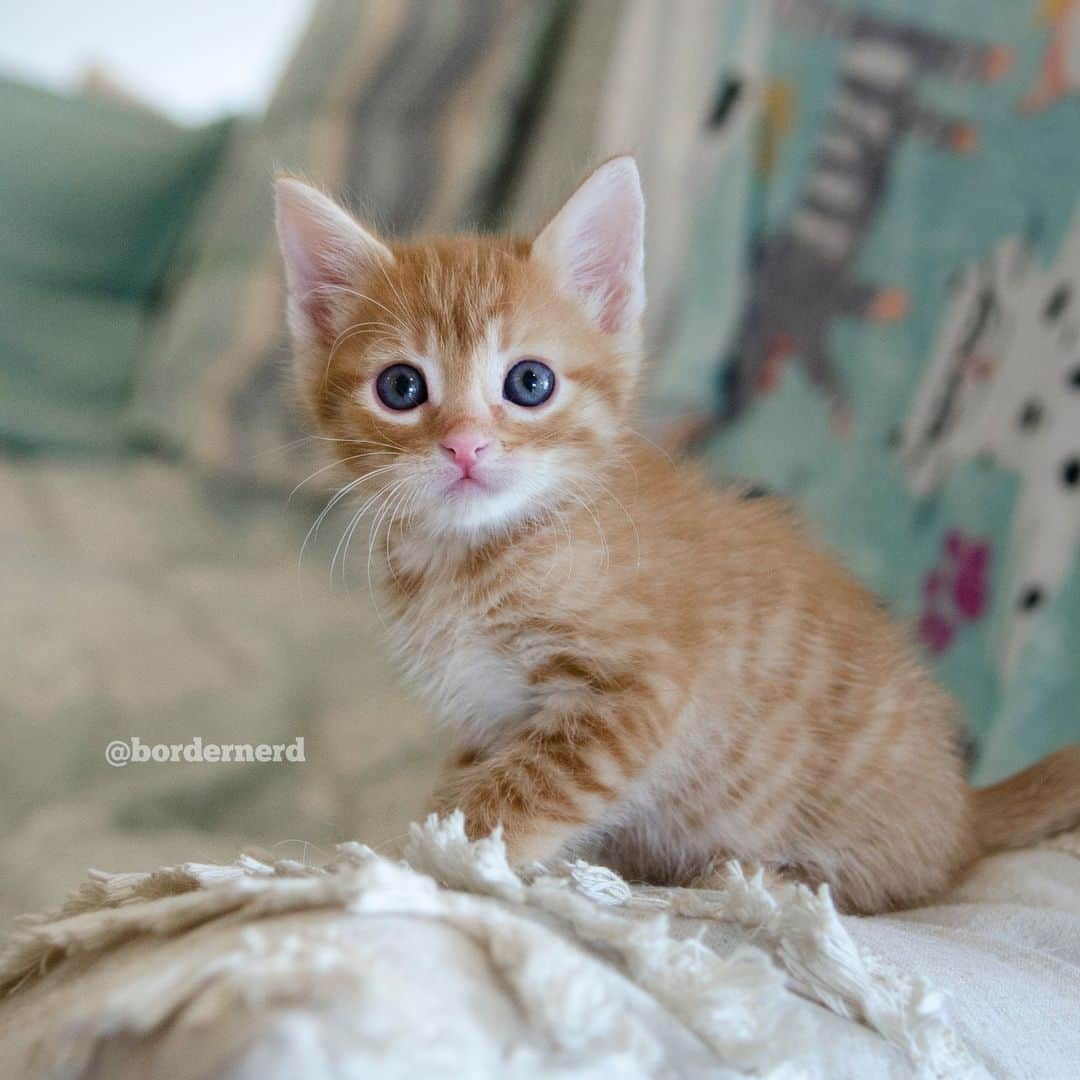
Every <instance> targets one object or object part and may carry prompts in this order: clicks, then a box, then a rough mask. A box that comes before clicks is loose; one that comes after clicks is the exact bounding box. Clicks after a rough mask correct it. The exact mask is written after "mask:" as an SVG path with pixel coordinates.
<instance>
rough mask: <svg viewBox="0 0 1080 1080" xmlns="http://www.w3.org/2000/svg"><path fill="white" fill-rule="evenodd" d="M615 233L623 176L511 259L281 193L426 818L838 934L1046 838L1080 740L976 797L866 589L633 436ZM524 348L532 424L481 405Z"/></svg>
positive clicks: (301, 362)
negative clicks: (729, 878) (799, 917)
mask: <svg viewBox="0 0 1080 1080" xmlns="http://www.w3.org/2000/svg"><path fill="white" fill-rule="evenodd" d="M642 215H643V204H642V200H641V194H640V189H639V186H638V180H637V172H636V169H635V167H634V165H633V162H632V160H630V159H628V158H618V159H615V160H614V161H611V162H609V163H607V164H606V165H604V166H601V168H600V169H599V170H597V172H595V173H594V174H593V175H592V176H591V177H589V178H588V179H587V180H586V182H585V183H584V184H583V185H582V187H581V188H579V189H578V191H577V192H576V193H575V194H574V195H573V196H572V197H571V199H570V200H569V202H568V203H567V204H566V206H565V207H564V208H563V209H562V210H561V211H560V212H559V214H558V215H556V217H555V218H554V219H553V220H552V222H551V223H550V224H549V225H548V226H547V227H546V228H545V229H544V230H543V231H542V232H541V233H540V234H539V236H538V237H537V238H536V239H534V240H531V241H530V240H521V239H503V238H490V237H479V236H464V237H456V238H452V239H431V240H422V241H417V242H412V243H396V242H387V241H383V240H380V239H379V238H377V237H376V236H374V234H372V233H371V232H369V231H368V230H366V229H364V228H362V227H361V226H360V225H359V224H357V223H356V222H355V221H353V220H352V219H351V218H350V217H348V215H346V214H345V213H344V212H343V211H341V210H340V209H339V208H337V207H336V206H335V205H334V204H333V203H332V202H330V200H328V199H327V198H325V197H324V196H322V195H320V194H319V193H318V192H316V191H314V190H312V189H311V188H309V187H307V186H305V185H303V184H302V183H300V182H299V181H297V180H293V179H290V178H284V179H282V180H281V181H279V185H278V228H279V235H280V237H281V244H282V250H283V253H284V257H285V265H286V270H287V274H288V280H289V290H290V296H289V313H290V325H291V328H292V331H293V336H294V341H295V351H296V360H297V373H298V379H299V387H300V393H301V396H302V398H303V400H304V401H305V402H306V404H307V407H308V409H309V411H310V415H311V416H312V418H313V419H314V422H315V423H316V424H317V426H318V430H319V432H320V435H321V436H322V438H323V439H324V440H326V445H327V446H328V447H329V448H330V449H331V451H332V454H333V457H334V460H335V461H336V462H337V464H338V467H339V471H340V474H341V477H342V481H343V485H344V484H351V485H352V487H351V488H349V489H348V490H349V493H350V495H351V496H353V497H355V498H357V499H359V500H360V501H358V502H357V503H356V504H355V509H356V510H357V512H359V511H361V510H363V508H364V507H365V505H366V506H368V507H369V508H370V509H371V510H372V512H373V515H374V517H373V522H374V523H373V528H374V533H373V535H372V548H371V550H372V551H373V552H374V553H375V554H376V555H377V557H378V561H379V563H380V573H379V582H378V589H379V597H380V609H381V612H382V615H383V618H384V620H385V621H386V623H387V625H388V629H389V633H390V636H391V640H392V643H393V646H394V649H395V651H396V654H397V656H398V657H399V659H400V662H401V664H402V666H403V668H404V670H405V672H406V674H407V675H408V676H409V678H410V681H411V682H412V683H413V685H414V686H415V687H416V688H417V689H418V691H419V692H420V694H421V695H422V696H423V697H424V699H425V700H426V702H427V704H428V705H429V706H430V708H431V709H432V710H433V711H434V712H435V713H436V714H437V715H438V716H439V717H440V718H441V719H443V720H444V721H445V722H446V723H447V724H449V725H451V726H452V728H453V731H454V733H455V738H456V743H457V748H456V750H455V753H454V754H453V755H452V757H451V760H450V761H449V762H448V763H447V766H446V770H445V775H444V777H443V779H442V781H441V783H440V785H439V787H438V789H437V791H436V792H435V794H434V796H433V800H432V805H433V807H434V808H435V809H438V810H440V811H446V810H449V809H451V808H453V807H461V808H462V810H463V811H464V813H465V818H466V823H467V828H468V830H469V832H470V833H471V834H472V835H480V834H483V833H486V832H488V831H490V830H491V829H493V828H494V827H495V826H496V825H498V824H501V825H502V826H503V828H504V830H505V837H506V842H507V845H508V850H509V853H510V856H511V858H512V859H513V860H514V861H516V862H527V861H530V860H533V859H547V858H551V857H553V856H556V855H559V854H562V855H569V854H582V855H588V856H590V857H592V858H594V859H597V860H599V861H602V862H606V863H608V864H609V865H611V866H613V867H615V868H616V869H618V870H620V871H621V872H622V873H624V874H626V875H628V876H629V877H631V878H634V879H643V880H647V881H653V882H681V883H689V882H695V881H701V880H707V878H708V876H709V874H710V873H711V872H713V869H714V868H715V867H717V866H718V865H719V864H720V863H722V862H723V861H724V860H727V859H730V858H736V859H740V860H742V861H744V862H745V863H747V864H748V865H755V866H763V867H765V868H766V869H768V870H769V871H770V872H772V873H776V874H780V875H786V876H792V877H796V878H798V879H800V880H804V881H808V882H814V883H817V882H828V883H829V885H830V886H831V888H832V889H833V892H834V895H835V897H836V899H837V901H838V902H839V904H840V905H841V906H842V907H843V908H844V909H846V910H849V911H859V912H872V911H881V910H885V909H888V908H892V907H896V906H906V905H911V904H914V903H917V902H919V901H921V900H924V899H926V898H928V897H932V896H934V895H935V894H936V893H939V892H940V891H941V890H943V889H944V888H945V887H946V886H948V885H949V884H950V882H952V881H953V880H954V878H955V877H956V876H957V875H958V874H959V873H960V872H961V871H962V870H963V869H964V868H965V867H966V866H967V865H968V864H969V863H970V862H971V861H972V860H973V859H974V858H976V856H977V855H978V854H979V853H980V852H981V851H982V850H984V848H986V847H988V846H1008V845H1009V844H1010V843H1011V842H1019V841H1024V842H1026V841H1030V840H1031V839H1033V838H1036V837H1038V836H1039V835H1041V834H1042V833H1043V832H1045V831H1046V830H1047V829H1048V828H1050V827H1054V826H1056V827H1065V826H1067V825H1069V824H1072V823H1075V822H1076V821H1077V820H1078V819H1080V749H1078V748H1071V749H1069V750H1065V751H1061V752H1060V753H1059V754H1058V755H1055V756H1054V757H1052V758H1051V759H1048V760H1047V762H1046V763H1044V764H1043V765H1042V766H1036V767H1035V769H1034V770H1032V771H1029V774H1021V776H1020V777H1018V778H1014V780H1011V781H1008V782H1007V783H1006V784H1004V785H1001V786H999V788H997V789H988V790H987V791H983V792H980V793H978V796H977V797H976V796H975V794H974V793H973V792H972V791H971V789H970V788H969V787H968V785H967V783H966V782H965V780H964V776H963V767H962V763H961V760H960V757H959V755H958V752H957V733H956V726H955V718H954V713H955V710H954V707H953V704H952V702H951V701H950V699H949V698H948V697H947V695H946V694H945V693H944V692H943V691H942V690H940V689H939V688H938V687H937V686H936V685H935V684H934V682H933V681H932V680H931V678H930V677H929V675H928V674H927V672H926V671H925V670H924V668H923V667H922V665H921V664H920V662H919V661H918V659H917V658H916V657H915V656H914V654H913V652H912V650H911V648H910V647H909V644H908V641H907V639H906V636H905V634H904V632H903V631H902V630H901V629H900V628H899V627H898V626H897V625H896V624H894V623H893V622H892V621H891V620H890V619H889V618H888V616H887V615H886V614H884V613H883V612H882V610H881V609H880V608H879V606H878V605H877V604H875V602H874V600H873V598H872V597H871V596H870V595H869V594H868V593H867V591H866V590H864V589H863V588H862V587H861V586H860V585H859V584H858V583H857V582H856V581H855V580H854V579H853V578H852V577H850V576H849V575H848V574H847V573H846V572H845V571H844V570H843V569H842V568H841V567H840V566H838V565H837V563H836V562H834V561H833V560H832V559H831V558H830V557H829V556H828V555H827V554H826V553H824V552H823V551H822V550H820V549H819V548H818V547H817V546H816V544H815V543H814V542H813V540H812V539H811V538H809V537H808V536H807V535H806V532H805V530H804V529H803V528H802V527H801V526H800V524H799V522H798V521H797V520H796V519H795V517H794V516H793V515H792V513H791V512H790V511H789V509H788V508H787V507H786V506H785V505H784V504H782V503H780V502H778V501H774V500H769V499H761V500H753V501H747V500H746V499H744V498H742V497H741V495H740V492H739V491H737V490H724V489H720V490H717V489H716V488H715V487H714V486H713V485H710V484H708V483H706V482H705V480H704V478H703V477H702V476H701V475H700V474H699V472H698V470H697V469H696V468H694V467H693V466H691V465H689V464H685V463H675V462H673V461H671V460H670V459H669V458H668V457H667V456H666V455H665V454H664V453H663V452H662V451H660V450H659V449H657V448H656V447H655V446H653V445H652V444H651V443H649V442H648V441H647V440H645V439H644V438H642V437H641V436H640V435H638V434H637V433H636V432H635V431H634V429H633V428H632V426H631V423H632V417H633V408H634V396H635V391H636V389H637V386H638V376H639V368H640V365H641V338H640V318H641V312H642V308H643V305H644V291H643V285H642V257H643V255H642V243H641V236H642V222H643V217H642ZM523 358H530V359H534V360H540V361H542V362H543V364H544V365H546V366H547V368H548V369H550V371H551V372H553V373H554V391H553V392H552V396H551V397H550V399H548V400H546V401H544V402H542V403H540V404H539V405H532V404H529V405H521V404H519V403H515V402H514V401H513V400H511V399H510V398H508V397H507V396H506V395H507V394H508V393H509V390H506V391H504V380H506V379H507V375H508V372H510V371H511V370H512V369H513V367H514V365H515V364H517V363H518V362H519V361H521V360H522V359H523ZM401 364H405V365H408V371H407V374H406V377H405V379H404V381H402V382H400V383H394V384H393V387H392V391H393V394H398V392H399V390H400V392H401V393H402V394H405V393H406V392H408V393H410V394H414V395H416V394H417V393H418V392H417V391H416V386H417V385H419V383H422V384H423V386H424V391H423V393H424V394H426V397H425V398H424V399H423V400H420V397H419V396H416V397H415V400H416V402H417V403H416V404H415V405H412V404H410V405H409V406H408V407H403V408H398V407H397V406H395V407H389V406H388V405H387V404H386V403H385V401H384V399H383V398H381V397H380V393H382V391H380V389H379V387H380V385H381V384H380V381H379V380H380V376H381V375H383V374H384V373H386V372H388V371H389V370H390V369H391V368H393V367H394V365H401ZM395 370H396V369H395ZM408 372H411V373H412V374H408ZM410 380H411V381H410ZM417 380H419V382H417ZM506 385H509V384H506ZM392 400H394V401H395V402H399V401H401V400H403V398H400V397H393V398H392ZM409 400H410V401H412V400H413V399H409ZM342 490H344V487H343V489H342ZM364 500H366V502H365V501H364Z"/></svg>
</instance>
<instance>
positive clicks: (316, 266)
mask: <svg viewBox="0 0 1080 1080" xmlns="http://www.w3.org/2000/svg"><path fill="white" fill-rule="evenodd" d="M313 225H314V223H313V222H310V221H307V222H305V221H304V219H303V215H296V216H295V217H294V216H290V218H289V219H284V220H282V222H281V252H282V256H283V258H284V259H285V266H286V270H287V273H288V280H289V290H290V292H292V294H293V297H294V300H295V303H296V305H297V307H298V308H299V309H300V311H301V312H302V313H303V315H304V317H305V318H306V319H307V320H308V321H309V322H310V324H311V326H312V328H313V329H314V330H315V332H316V333H317V334H318V335H319V337H320V338H321V339H323V340H324V341H329V340H331V339H332V338H333V337H334V335H335V333H336V330H335V326H334V312H335V310H336V307H335V301H336V300H337V299H338V298H339V295H340V294H339V292H338V290H339V289H340V288H343V287H345V286H347V285H348V284H349V274H348V272H347V271H346V269H345V262H344V260H343V259H342V258H341V256H340V255H337V253H335V252H334V251H333V248H332V247H331V244H332V240H331V238H330V237H329V236H328V235H327V234H326V233H325V232H324V231H322V230H320V229H319V228H318V227H317V226H315V227H313ZM305 226H307V227H305Z"/></svg>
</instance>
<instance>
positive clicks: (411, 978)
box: [0, 815, 1080, 1078]
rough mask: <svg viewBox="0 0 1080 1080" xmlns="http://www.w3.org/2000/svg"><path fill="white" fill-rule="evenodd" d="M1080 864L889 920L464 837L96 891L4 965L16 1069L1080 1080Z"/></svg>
mask: <svg viewBox="0 0 1080 1080" xmlns="http://www.w3.org/2000/svg"><path fill="white" fill-rule="evenodd" d="M1078 854H1080V834H1074V835H1073V836H1071V837H1067V838H1063V839H1061V840H1059V841H1057V842H1055V843H1054V844H1049V845H1044V846H1043V847H1041V848H1038V849H1033V850H1030V851H1025V852H1020V853H1015V854H1011V855H1003V856H997V857H995V858H993V859H989V860H986V861H985V862H984V863H983V864H982V865H980V866H979V867H977V868H976V869H975V871H974V872H973V873H972V874H971V875H970V877H969V878H968V879H967V880H966V881H965V882H963V883H962V884H961V885H960V886H959V887H958V888H957V890H956V891H955V892H954V893H953V894H952V895H951V896H949V897H948V898H947V899H946V901H945V902H943V903H942V904H940V905H937V906H935V907H933V908H927V909H922V910H919V911H913V912H906V913H902V914H899V915H895V916H889V917H882V918H873V919H848V918H843V919H842V918H840V917H839V916H838V915H837V914H836V911H835V909H834V908H833V905H832V902H831V900H830V898H829V895H828V890H827V889H822V890H821V891H820V892H818V893H817V894H815V893H812V892H810V891H809V890H808V889H805V888H802V887H800V886H784V887H779V888H773V889H771V890H770V889H768V888H766V887H765V886H764V884H763V882H762V880H761V878H760V877H751V878H747V877H746V876H745V875H744V874H743V873H742V871H741V870H740V869H739V868H738V867H737V866H735V865H732V866H731V867H730V871H729V877H728V880H727V883H726V885H725V887H724V888H722V889H720V890H715V891H712V890H710V891H704V890H687V889H655V888H647V887H631V886H629V885H627V884H626V883H625V882H624V881H622V880H621V879H620V878H619V877H617V876H616V875H615V874H613V873H611V872H610V871H608V870H606V869H604V868H602V867H593V866H588V865H586V864H584V863H581V862H578V863H575V864H562V865H559V866H557V867H553V868H543V867H536V868H534V871H533V872H532V873H531V874H527V875H519V874H517V873H515V872H514V871H513V870H511V868H510V867H509V866H508V865H507V862H506V857H505V851H504V848H503V845H502V842H501V839H500V837H499V836H498V834H496V835H494V836H492V837H490V838H488V839H485V840H481V841H477V842H470V841H468V840H467V839H466V837H465V834H464V828H463V821H462V819H461V817H460V815H453V816H451V817H450V818H447V819H444V820H442V821H439V820H437V819H436V818H434V817H432V818H429V819H428V821H427V822H426V823H425V824H423V825H414V826H413V827H412V830H411V837H410V841H409V843H408V845H407V847H406V849H405V852H404V859H403V861H401V862H394V861H391V860H389V859H387V858H384V857H382V856H379V855H377V854H375V853H374V852H373V851H371V849H369V848H367V847H365V846H363V845H360V844H344V845H341V847H339V849H338V851H337V854H336V856H335V857H334V858H333V859H332V860H331V861H330V862H329V863H327V864H326V865H324V866H321V867H314V866H307V865H303V864H300V863H297V862H291V861H282V862H278V863H275V864H268V863H264V862H261V861H259V860H256V859H253V858H250V857H247V856H244V857H241V858H240V859H239V860H238V861H237V862H236V863H235V864H234V865H232V866H209V865H200V864H185V865H181V866H176V867H166V868H162V869H159V870H156V871H153V872H150V873H137V874H103V873H98V872H94V873H91V875H90V877H89V880H88V881H87V882H86V883H85V884H84V885H83V886H82V887H81V889H80V890H78V891H77V892H76V893H75V894H73V895H72V896H71V897H70V898H69V900H68V901H67V903H66V904H65V905H64V906H63V908H61V909H60V910H59V911H57V912H54V913H52V914H50V915H46V916H36V917H28V918H26V919H25V920H24V922H23V925H22V926H21V927H20V929H18V930H17V931H16V933H15V934H14V935H13V937H12V938H11V940H10V942H9V943H8V945H7V946H6V948H5V949H4V951H3V952H2V953H0V993H3V994H4V1000H3V1003H2V1004H0V1072H2V1074H3V1075H4V1076H6V1077H20V1076H27V1075H35V1076H39V1075H42V1076H58V1075H63V1076H80V1077H97V1076H108V1077H110V1078H123V1077H129V1076H131V1077H134V1076H145V1075H154V1076H170V1077H203V1076H206V1077H208V1076H229V1077H233V1076H235V1077H248V1076H251V1077H255V1076H258V1077H266V1076H270V1077H276V1076H282V1077H285V1076H295V1075H304V1076H308V1077H323V1076H339V1075H345V1074H349V1075H355V1074H364V1073H365V1071H366V1070H371V1071H377V1072H378V1075H380V1076H384V1075H387V1076H413V1075H425V1076H442V1075H446V1076H460V1075H462V1074H463V1073H467V1074H468V1075H471V1076H489V1075H490V1076H500V1077H501V1076H515V1075H537V1074H542V1075H560V1076H562V1075H566V1076H612V1075H617V1076H667V1075H695V1076H699V1075H710V1076H713V1075H715V1076H727V1075H740V1074H745V1073H748V1072H749V1073H753V1074H762V1075H769V1076H804V1075H827V1076H852V1077H855V1076H858V1077H866V1076H886V1077H893V1076H896V1077H899V1076H910V1075H913V1074H914V1075H919V1076H949V1077H954V1076H987V1075H995V1076H999V1075H1002V1076H1028V1075H1031V1076H1034V1075H1038V1076H1040V1077H1054V1076H1062V1077H1065V1076H1070V1075H1073V1072H1074V1067H1075V1062H1076V1061H1077V1060H1080V1025H1077V1024H1076V1023H1075V1017H1076V1015H1077V1014H1078V1009H1080V971H1078V968H1080V860H1078V859H1077V855H1078ZM1070 1015H1071V1018H1072V1023H1070V1022H1069V1018H1070Z"/></svg>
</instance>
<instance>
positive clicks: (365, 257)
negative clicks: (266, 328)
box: [274, 176, 394, 346]
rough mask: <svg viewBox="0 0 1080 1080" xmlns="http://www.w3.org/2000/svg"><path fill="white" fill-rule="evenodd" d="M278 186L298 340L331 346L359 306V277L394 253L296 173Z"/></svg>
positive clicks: (280, 237) (287, 278) (283, 248)
mask: <svg viewBox="0 0 1080 1080" xmlns="http://www.w3.org/2000/svg"><path fill="white" fill-rule="evenodd" d="M274 188H275V201H276V205H277V234H278V244H279V246H280V247H281V256H282V259H283V260H284V262H285V281H286V284H287V285H288V290H289V328H290V330H292V333H293V336H294V337H295V338H296V339H297V341H301V342H304V343H309V344H320V345H324V346H328V345H331V344H332V343H333V341H334V339H335V338H336V337H337V335H338V334H339V333H340V332H341V330H342V329H344V326H345V325H346V320H347V319H348V311H349V309H351V308H355V306H356V305H355V300H356V296H355V291H356V285H357V283H358V281H359V280H360V279H361V278H362V277H363V276H364V274H365V273H367V272H368V271H370V270H373V269H374V268H375V266H376V265H377V264H379V263H380V262H381V263H384V264H387V263H392V262H393V261H394V256H393V255H392V254H391V252H390V249H389V248H388V247H387V246H386V245H385V244H383V243H382V242H381V241H380V240H379V239H377V238H376V237H375V236H373V235H372V234H371V233H369V232H368V231H367V230H366V229H364V228H363V227H362V226H361V225H359V224H358V223H357V222H356V221H354V220H353V218H351V217H350V216H349V215H348V214H347V213H345V211H344V210H342V209H341V207H340V206H338V205H337V203H335V202H334V201H333V200H332V199H329V198H327V197H326V196H325V195H323V194H322V192H320V191H316V190H315V188H313V187H310V186H308V185H307V184H305V183H303V182H302V181H300V180H296V179H294V178H293V177H291V176H282V177H279V179H278V180H277V182H276V183H275V185H274Z"/></svg>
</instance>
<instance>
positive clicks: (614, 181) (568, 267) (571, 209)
mask: <svg viewBox="0 0 1080 1080" xmlns="http://www.w3.org/2000/svg"><path fill="white" fill-rule="evenodd" d="M643 210H644V207H643V203H642V200H641V191H640V187H639V186H638V181H637V173H636V171H632V167H631V168H630V169H628V168H627V167H626V166H625V164H623V163H621V162H619V161H616V162H612V163H611V164H609V165H606V166H601V168H600V169H599V170H597V172H596V173H594V174H593V176H592V177H590V178H589V180H587V181H586V182H585V184H584V185H583V186H582V187H581V188H579V189H578V191H577V192H576V193H575V194H574V195H573V196H572V197H571V199H570V201H569V202H568V203H567V205H566V206H565V207H564V208H563V210H562V211H561V213H560V214H559V215H558V217H557V218H556V223H558V222H559V218H562V219H563V220H562V222H561V226H562V227H561V228H560V229H559V235H560V240H559V247H560V248H561V249H562V256H561V260H560V261H561V262H562V265H563V266H564V267H565V273H566V275H567V278H568V279H569V280H568V283H569V285H570V287H571V288H572V290H573V291H574V292H576V293H577V294H578V295H579V296H581V297H582V298H583V299H584V300H585V301H586V303H587V304H588V307H589V309H590V311H591V312H592V315H593V318H594V319H595V320H596V322H597V323H598V325H599V327H600V329H601V330H603V331H604V332H605V333H607V334H614V333H618V332H619V331H621V330H624V329H626V328H627V327H628V326H629V325H630V323H632V322H633V320H635V319H637V318H638V317H639V316H640V315H641V312H642V308H643V307H644V301H645V285H644V280H643V246H642V239H643V231H644V213H643ZM553 224H555V223H553Z"/></svg>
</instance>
